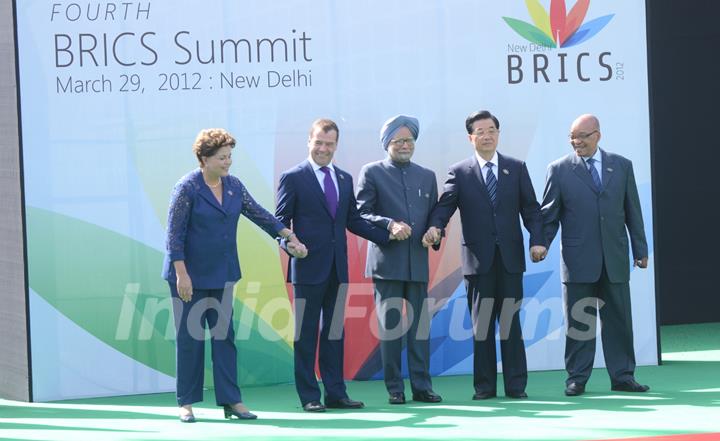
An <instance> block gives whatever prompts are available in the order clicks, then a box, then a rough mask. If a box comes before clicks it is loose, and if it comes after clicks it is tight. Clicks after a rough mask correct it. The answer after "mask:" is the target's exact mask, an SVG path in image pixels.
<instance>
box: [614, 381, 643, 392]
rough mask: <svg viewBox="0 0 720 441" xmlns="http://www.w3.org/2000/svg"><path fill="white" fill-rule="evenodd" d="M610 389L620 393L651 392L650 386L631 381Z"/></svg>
mask: <svg viewBox="0 0 720 441" xmlns="http://www.w3.org/2000/svg"><path fill="white" fill-rule="evenodd" d="M610 389H612V390H615V391H619V392H647V391H649V390H650V386H646V385H644V384H640V383H638V382H637V381H635V380H630V381H627V382H625V383H619V384H615V385H613V386H612V387H611V388H610Z"/></svg>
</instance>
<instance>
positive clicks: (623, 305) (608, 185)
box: [542, 115, 649, 396]
mask: <svg viewBox="0 0 720 441" xmlns="http://www.w3.org/2000/svg"><path fill="white" fill-rule="evenodd" d="M600 137H601V135H600V123H599V121H598V119H597V118H596V117H595V116H593V115H582V116H580V117H579V118H577V119H576V120H575V121H574V122H573V124H572V126H571V128H570V143H571V144H572V147H573V149H574V150H575V152H574V153H571V154H569V155H567V156H565V157H564V158H561V159H558V160H557V161H555V162H553V163H552V164H550V165H549V166H548V172H547V181H546V184H545V194H544V197H543V202H542V216H543V220H544V224H545V236H546V240H547V243H548V245H549V244H550V243H551V242H552V240H553V238H554V237H555V235H556V234H557V231H558V228H559V227H560V226H562V237H561V247H562V258H561V262H562V263H561V270H562V281H563V295H564V297H565V308H566V317H568V328H567V334H566V339H565V367H566V370H567V372H568V378H567V380H566V389H565V394H566V395H568V396H575V395H580V394H582V393H583V392H585V383H587V381H588V379H589V378H590V373H591V372H592V367H593V361H594V359H595V335H596V332H595V330H596V327H595V326H596V321H597V319H596V315H597V310H598V309H599V310H600V321H601V323H602V329H601V335H602V341H603V353H604V355H605V364H606V365H607V369H608V373H609V374H610V380H611V383H612V390H617V391H625V392H645V391H647V390H648V389H649V387H648V386H645V385H641V384H638V383H637V382H636V381H635V376H634V371H635V352H634V349H633V331H632V316H631V309H630V284H629V282H630V259H629V257H628V237H627V233H626V227H627V231H628V232H629V233H630V243H631V245H632V252H633V256H634V259H635V260H634V266H638V267H640V268H646V267H647V259H648V247H647V242H646V240H645V230H644V227H643V220H642V213H641V211H640V198H639V197H638V191H637V187H636V185H635V176H634V174H633V168H632V163H631V162H630V161H629V160H627V159H625V158H623V157H622V156H620V155H616V154H614V153H609V152H606V151H604V150H601V149H599V148H598V143H599V141H600ZM586 308H587V309H591V314H590V320H587V317H588V312H587V311H586ZM579 318H583V319H584V320H582V321H581V320H579Z"/></svg>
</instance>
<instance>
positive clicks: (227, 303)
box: [163, 129, 307, 422]
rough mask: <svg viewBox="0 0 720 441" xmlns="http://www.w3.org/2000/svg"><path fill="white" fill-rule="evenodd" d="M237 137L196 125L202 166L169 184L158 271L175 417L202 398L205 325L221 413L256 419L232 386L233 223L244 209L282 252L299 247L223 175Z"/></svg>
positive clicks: (189, 417)
mask: <svg viewBox="0 0 720 441" xmlns="http://www.w3.org/2000/svg"><path fill="white" fill-rule="evenodd" d="M233 147H235V139H234V138H233V137H232V136H231V135H230V134H229V133H228V132H227V131H225V130H223V129H205V130H202V131H201V132H200V133H199V134H198V136H197V139H196V140H195V143H194V144H193V152H194V153H195V156H196V157H197V159H198V162H199V163H200V167H199V168H198V169H196V170H194V171H192V172H190V173H188V174H187V175H185V176H183V177H182V178H181V179H180V180H179V181H178V183H177V184H176V185H175V189H174V190H173V194H172V199H171V201H170V211H169V214H168V230H167V241H166V245H167V254H166V257H165V262H164V265H163V277H164V278H165V280H167V281H168V283H169V285H170V291H171V293H172V297H173V302H172V303H173V313H174V317H175V329H176V335H177V341H176V365H177V401H178V405H179V406H180V420H181V421H183V422H194V421H195V417H194V415H193V412H192V403H195V402H198V401H202V387H203V372H204V358H205V357H204V347H205V342H204V340H205V327H206V326H207V327H209V328H210V334H211V348H212V360H213V377H214V382H215V398H216V402H217V404H218V406H223V408H224V411H225V418H232V416H235V417H237V418H240V419H255V418H257V416H256V415H254V414H252V413H250V412H249V411H248V409H247V407H245V405H244V404H243V402H242V397H241V394H240V388H239V387H238V385H237V352H236V349H235V342H234V340H235V331H234V330H233V326H232V303H233V286H234V285H235V283H236V282H237V281H238V280H240V276H241V273H240V264H239V262H238V253H237V238H236V232H237V223H238V220H239V218H240V215H241V214H242V215H244V216H245V217H247V218H248V219H250V220H251V221H252V222H253V223H255V224H256V225H257V226H259V227H260V228H262V229H263V231H265V232H266V233H267V234H269V235H270V236H272V237H277V236H280V237H282V238H284V239H287V241H288V246H287V248H288V252H289V253H290V254H292V255H294V256H296V257H304V255H305V254H306V253H307V250H306V249H305V247H304V245H302V244H301V243H300V242H298V241H297V238H296V237H295V235H294V234H293V233H292V231H290V230H289V229H287V228H285V227H284V225H283V224H282V223H280V222H279V221H278V220H277V219H275V217H274V216H273V215H272V214H270V213H268V212H267V211H266V210H265V209H264V208H262V207H261V206H260V205H259V204H258V203H257V202H255V200H254V199H253V198H252V196H250V193H248V191H247V189H246V188H245V186H244V185H243V184H242V182H240V180H239V179H238V178H236V177H235V176H231V175H230V174H229V173H228V170H229V169H230V165H231V164H232V149H233Z"/></svg>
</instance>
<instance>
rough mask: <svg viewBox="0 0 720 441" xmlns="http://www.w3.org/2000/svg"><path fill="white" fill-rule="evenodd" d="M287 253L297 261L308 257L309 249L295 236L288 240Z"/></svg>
mask: <svg viewBox="0 0 720 441" xmlns="http://www.w3.org/2000/svg"><path fill="white" fill-rule="evenodd" d="M287 252H288V253H290V255H291V256H293V257H295V258H297V259H302V258H303V257H305V256H307V255H308V250H307V247H306V246H305V244H303V243H302V242H300V241H299V240H298V238H297V236H295V235H292V236H290V238H289V239H287Z"/></svg>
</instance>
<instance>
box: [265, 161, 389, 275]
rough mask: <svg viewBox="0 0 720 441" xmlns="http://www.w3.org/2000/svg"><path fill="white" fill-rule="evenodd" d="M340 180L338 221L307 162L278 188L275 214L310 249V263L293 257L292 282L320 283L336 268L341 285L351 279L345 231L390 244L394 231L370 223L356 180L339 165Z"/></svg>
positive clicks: (289, 173) (286, 176)
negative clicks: (357, 197) (362, 210)
mask: <svg viewBox="0 0 720 441" xmlns="http://www.w3.org/2000/svg"><path fill="white" fill-rule="evenodd" d="M335 173H336V175H337V182H338V189H339V193H338V208H337V213H336V214H335V219H333V218H332V216H331V215H330V211H329V209H328V206H327V202H326V201H325V194H324V192H323V189H322V188H321V187H320V183H319V182H318V180H317V178H316V177H315V172H314V171H313V168H312V165H310V162H308V161H307V160H305V161H303V162H302V163H300V164H298V165H297V166H295V167H293V168H291V169H290V170H288V171H286V172H284V173H283V174H282V175H281V176H280V184H279V186H278V204H277V210H276V212H275V215H276V216H277V218H278V219H279V220H280V222H282V223H283V224H284V225H285V226H286V227H288V228H290V227H292V230H293V231H294V232H295V234H297V237H298V240H300V242H302V243H304V244H305V246H306V247H307V249H308V255H307V257H305V258H304V259H295V258H292V257H291V258H290V266H289V268H288V281H290V282H292V283H300V284H317V283H321V282H323V281H324V280H326V279H327V278H328V276H329V275H330V271H331V270H332V269H333V262H335V268H336V271H337V277H338V281H339V282H340V283H346V282H347V281H348V261H347V237H346V235H345V229H346V228H347V229H348V230H350V231H351V232H353V233H355V234H357V235H358V236H361V237H364V238H365V239H367V240H370V241H373V242H377V243H382V244H384V243H387V242H389V235H390V233H389V232H388V231H387V230H385V229H382V228H377V227H375V226H374V225H372V224H371V223H370V222H368V221H366V220H365V219H363V218H362V217H360V214H359V213H358V211H357V202H356V201H355V195H354V193H353V181H352V177H351V176H350V175H349V174H348V173H346V172H344V171H342V170H341V169H339V168H338V167H337V166H335Z"/></svg>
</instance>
